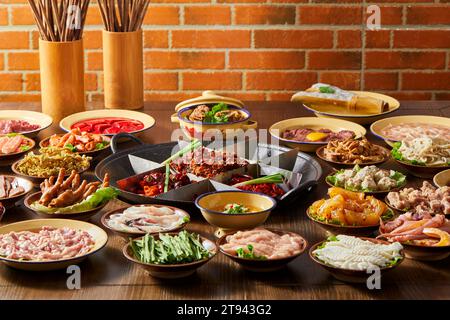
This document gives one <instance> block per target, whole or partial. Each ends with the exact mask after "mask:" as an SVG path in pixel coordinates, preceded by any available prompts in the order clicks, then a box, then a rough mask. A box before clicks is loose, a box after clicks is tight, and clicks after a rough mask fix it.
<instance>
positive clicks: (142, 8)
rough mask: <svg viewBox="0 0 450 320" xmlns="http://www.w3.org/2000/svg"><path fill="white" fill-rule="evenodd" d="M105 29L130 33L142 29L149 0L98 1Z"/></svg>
mask: <svg viewBox="0 0 450 320" xmlns="http://www.w3.org/2000/svg"><path fill="white" fill-rule="evenodd" d="M97 2H98V6H99V7H100V13H101V15H102V19H103V24H104V25H105V29H106V30H107V31H110V32H131V31H137V30H139V29H140V28H141V27H142V22H143V21H144V17H145V14H146V13H147V9H148V6H149V4H150V0H98V1H97Z"/></svg>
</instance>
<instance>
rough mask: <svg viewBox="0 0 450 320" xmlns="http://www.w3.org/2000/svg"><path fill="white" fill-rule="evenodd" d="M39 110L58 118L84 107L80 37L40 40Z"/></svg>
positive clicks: (54, 118)
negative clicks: (75, 39) (65, 40)
mask: <svg viewBox="0 0 450 320" xmlns="http://www.w3.org/2000/svg"><path fill="white" fill-rule="evenodd" d="M39 62H40V68H41V97H42V98H41V100H42V112H43V113H45V114H48V115H49V116H51V117H52V118H53V120H54V121H57V122H59V121H60V120H61V119H63V118H64V117H66V116H68V115H71V114H73V113H76V112H81V111H84V110H85V109H86V97H85V94H84V57H83V40H77V41H70V42H51V41H44V40H39Z"/></svg>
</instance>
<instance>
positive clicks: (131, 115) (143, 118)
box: [59, 109, 156, 136]
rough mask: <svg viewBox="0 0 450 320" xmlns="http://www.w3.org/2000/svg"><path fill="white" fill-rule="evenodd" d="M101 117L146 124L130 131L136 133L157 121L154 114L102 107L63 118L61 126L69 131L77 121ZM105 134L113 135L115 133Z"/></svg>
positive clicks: (148, 127) (150, 126)
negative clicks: (139, 128) (124, 119)
mask: <svg viewBox="0 0 450 320" xmlns="http://www.w3.org/2000/svg"><path fill="white" fill-rule="evenodd" d="M101 118H126V119H131V120H137V121H140V122H142V123H143V124H144V128H142V129H141V130H138V131H134V132H130V133H131V134H134V135H136V134H138V133H141V132H143V131H146V130H148V129H150V128H152V127H153V126H154V125H155V123H156V121H155V119H154V118H153V117H152V116H149V115H148V114H145V113H143V112H139V111H132V110H121V109H101V110H91V111H84V112H79V113H74V114H72V115H70V116H68V117H65V118H64V119H62V120H61V121H60V123H59V126H60V128H61V129H62V130H64V131H66V132H69V131H70V130H71V129H72V126H73V125H74V124H75V123H77V122H80V121H83V120H92V119H101ZM105 135H106V136H113V135H114V134H105Z"/></svg>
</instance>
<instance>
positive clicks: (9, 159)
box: [0, 134, 36, 166]
mask: <svg viewBox="0 0 450 320" xmlns="http://www.w3.org/2000/svg"><path fill="white" fill-rule="evenodd" d="M5 136H7V135H6V134H1V135H0V138H1V137H5ZM22 136H23V138H24V139H25V140H26V141H27V142H28V144H29V146H30V148H29V149H27V150H24V151H18V152H14V153H8V154H3V153H1V154H0V166H10V165H11V164H13V163H14V162H15V161H17V160H19V159H20V158H22V156H23V155H24V154H25V153H28V152H30V151H31V150H33V148H34V147H35V146H36V142H34V140H33V139H30V138H28V137H26V136H24V135H22Z"/></svg>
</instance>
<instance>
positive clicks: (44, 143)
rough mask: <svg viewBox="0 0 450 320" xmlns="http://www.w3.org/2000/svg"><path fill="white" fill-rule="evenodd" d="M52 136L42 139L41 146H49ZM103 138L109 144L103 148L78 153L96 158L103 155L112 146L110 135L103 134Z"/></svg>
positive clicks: (60, 135)
mask: <svg viewBox="0 0 450 320" xmlns="http://www.w3.org/2000/svg"><path fill="white" fill-rule="evenodd" d="M57 136H59V137H62V136H64V134H57ZM50 138H51V137H47V138H45V139H44V140H42V141H41V142H40V143H39V147H41V148H46V147H48V146H49V141H50ZM102 138H103V142H107V144H106V145H105V146H104V147H103V148H101V149H95V150H91V151H80V152H77V153H79V154H84V155H86V156H89V157H92V158H95V157H97V156H99V155H101V154H102V153H103V152H104V151H107V150H109V148H110V142H111V138H110V137H108V136H106V135H102Z"/></svg>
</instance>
